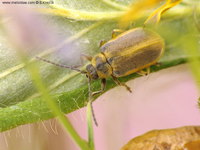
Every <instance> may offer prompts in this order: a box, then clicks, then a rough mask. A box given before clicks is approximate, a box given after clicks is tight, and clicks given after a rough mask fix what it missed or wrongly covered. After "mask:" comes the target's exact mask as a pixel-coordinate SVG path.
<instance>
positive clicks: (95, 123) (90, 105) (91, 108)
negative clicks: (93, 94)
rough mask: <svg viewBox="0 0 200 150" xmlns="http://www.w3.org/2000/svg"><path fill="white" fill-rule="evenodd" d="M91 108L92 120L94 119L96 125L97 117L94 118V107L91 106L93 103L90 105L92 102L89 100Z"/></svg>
mask: <svg viewBox="0 0 200 150" xmlns="http://www.w3.org/2000/svg"><path fill="white" fill-rule="evenodd" d="M90 106H91V110H92V118H93V121H94V124H95V125H96V126H98V122H97V119H96V117H95V113H94V108H93V105H92V102H91V105H90Z"/></svg>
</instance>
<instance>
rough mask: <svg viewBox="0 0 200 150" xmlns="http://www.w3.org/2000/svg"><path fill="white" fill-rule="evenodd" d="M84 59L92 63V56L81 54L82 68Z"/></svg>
mask: <svg viewBox="0 0 200 150" xmlns="http://www.w3.org/2000/svg"><path fill="white" fill-rule="evenodd" d="M84 59H86V60H88V61H92V56H88V55H85V54H81V56H80V60H81V66H83V65H84Z"/></svg>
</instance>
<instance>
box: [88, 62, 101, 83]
mask: <svg viewBox="0 0 200 150" xmlns="http://www.w3.org/2000/svg"><path fill="white" fill-rule="evenodd" d="M86 71H87V77H88V78H90V79H93V80H97V79H98V78H99V76H98V74H97V71H96V69H95V68H94V66H93V65H92V64H89V65H87V66H86Z"/></svg>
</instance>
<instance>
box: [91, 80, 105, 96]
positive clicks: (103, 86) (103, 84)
mask: <svg viewBox="0 0 200 150" xmlns="http://www.w3.org/2000/svg"><path fill="white" fill-rule="evenodd" d="M105 87H106V79H102V80H101V90H100V91H95V92H92V96H95V95H97V94H100V93H102V92H103V91H104V90H105Z"/></svg>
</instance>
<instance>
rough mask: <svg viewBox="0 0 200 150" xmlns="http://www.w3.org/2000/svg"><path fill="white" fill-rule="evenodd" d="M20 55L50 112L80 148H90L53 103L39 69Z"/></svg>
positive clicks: (87, 149) (88, 149) (86, 149)
mask: <svg viewBox="0 0 200 150" xmlns="http://www.w3.org/2000/svg"><path fill="white" fill-rule="evenodd" d="M20 57H21V59H22V61H23V62H24V63H25V64H27V65H26V66H27V70H28V71H29V73H30V75H31V78H32V80H33V82H34V84H35V87H36V88H37V89H38V91H39V92H40V93H41V96H42V99H43V100H45V102H46V103H47V105H48V106H49V108H50V109H51V111H52V113H53V114H54V115H55V116H57V118H58V120H59V122H60V123H61V124H62V125H63V127H64V129H65V130H66V132H67V133H69V135H70V136H71V138H72V139H73V140H74V142H75V143H76V144H77V145H78V146H79V147H80V148H81V149H82V150H91V149H90V148H89V146H88V143H87V142H86V141H85V140H83V139H82V138H81V137H80V136H79V135H78V133H77V132H76V131H75V129H74V128H73V126H72V125H71V123H70V122H69V120H68V119H67V117H66V116H65V115H64V113H62V112H61V111H60V109H59V107H58V106H57V104H56V103H55V100H54V99H53V97H52V96H50V94H49V91H48V90H47V89H48V88H47V87H46V86H45V85H44V84H43V82H42V79H41V77H40V74H39V70H38V68H37V67H36V65H35V64H34V63H30V62H29V60H28V58H27V57H26V56H25V55H23V54H22V53H20Z"/></svg>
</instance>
